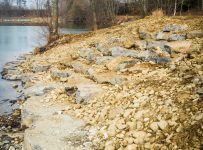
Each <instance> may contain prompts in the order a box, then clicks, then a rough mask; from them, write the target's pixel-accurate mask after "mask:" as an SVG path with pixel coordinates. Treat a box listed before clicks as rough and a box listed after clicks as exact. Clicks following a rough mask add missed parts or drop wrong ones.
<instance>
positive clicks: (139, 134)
mask: <svg viewBox="0 0 203 150" xmlns="http://www.w3.org/2000/svg"><path fill="white" fill-rule="evenodd" d="M133 137H134V138H136V139H135V140H134V142H135V143H136V144H143V143H144V142H145V140H146V138H147V133H146V132H144V131H134V132H133Z"/></svg>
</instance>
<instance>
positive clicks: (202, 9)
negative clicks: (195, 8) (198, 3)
mask: <svg viewBox="0 0 203 150" xmlns="http://www.w3.org/2000/svg"><path fill="white" fill-rule="evenodd" d="M202 10H203V0H202Z"/></svg>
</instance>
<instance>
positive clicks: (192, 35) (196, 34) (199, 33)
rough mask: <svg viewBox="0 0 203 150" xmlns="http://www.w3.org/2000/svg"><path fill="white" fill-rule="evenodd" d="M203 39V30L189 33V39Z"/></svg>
mask: <svg viewBox="0 0 203 150" xmlns="http://www.w3.org/2000/svg"><path fill="white" fill-rule="evenodd" d="M201 37H203V31H202V30H195V31H191V32H189V33H187V38H188V39H194V38H201Z"/></svg>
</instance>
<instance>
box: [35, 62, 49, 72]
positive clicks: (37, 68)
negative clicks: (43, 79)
mask: <svg viewBox="0 0 203 150" xmlns="http://www.w3.org/2000/svg"><path fill="white" fill-rule="evenodd" d="M50 66H51V65H50V64H46V63H35V64H33V66H32V71H33V72H35V73H37V72H45V71H47V70H49V68H50Z"/></svg>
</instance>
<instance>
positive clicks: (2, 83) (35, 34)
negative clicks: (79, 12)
mask: <svg viewBox="0 0 203 150" xmlns="http://www.w3.org/2000/svg"><path fill="white" fill-rule="evenodd" d="M60 32H62V33H81V32H86V30H84V29H66V28H62V29H60ZM46 34H47V29H46V27H42V26H0V71H2V68H3V65H4V64H5V63H6V62H9V61H14V60H16V59H17V57H18V56H20V55H23V54H25V53H28V52H31V51H32V50H33V49H34V48H35V47H38V46H42V45H44V44H46V36H45V35H46ZM12 84H13V82H12V83H11V82H9V81H6V80H2V79H1V78H0V115H1V114H3V113H6V112H10V110H11V109H12V107H10V104H9V103H8V102H4V100H6V99H10V100H15V99H16V97H17V96H18V95H19V93H17V92H16V91H15V90H14V89H13V88H12Z"/></svg>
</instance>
